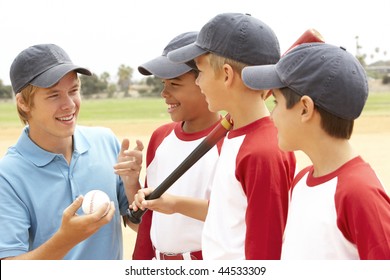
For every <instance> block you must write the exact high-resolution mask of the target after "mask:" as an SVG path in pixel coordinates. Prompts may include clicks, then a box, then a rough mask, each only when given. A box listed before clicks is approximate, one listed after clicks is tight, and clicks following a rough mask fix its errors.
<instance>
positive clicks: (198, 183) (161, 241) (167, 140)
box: [133, 123, 221, 259]
mask: <svg viewBox="0 0 390 280" xmlns="http://www.w3.org/2000/svg"><path fill="white" fill-rule="evenodd" d="M214 127H215V125H214V126H212V127H210V128H208V129H206V130H203V131H200V132H197V133H185V132H184V131H183V130H182V123H170V124H166V125H163V126H161V127H159V128H158V129H157V130H156V131H155V132H154V133H153V135H152V137H151V139H150V141H149V145H148V151H147V156H146V165H147V169H146V186H148V187H151V188H156V187H158V186H159V185H160V184H161V183H162V182H163V181H164V180H165V179H166V178H167V177H168V176H169V175H170V174H171V173H172V171H173V170H175V169H176V168H177V167H178V166H179V165H180V164H181V163H182V162H183V160H184V159H185V158H186V157H187V156H188V155H189V154H190V153H191V152H192V151H193V150H194V149H195V148H196V147H197V146H198V145H199V144H200V143H201V142H202V140H203V139H204V138H205V137H206V136H207V135H208V134H209V133H210V132H211V131H212V129H213V128H214ZM220 146H221V144H220V143H219V144H217V145H216V146H214V147H213V148H211V149H210V150H209V151H208V152H207V153H206V154H205V155H204V156H203V157H202V158H201V159H199V161H198V162H196V163H195V164H194V165H193V166H192V167H191V168H190V169H189V170H188V171H187V172H186V173H184V174H183V175H182V176H181V177H180V178H179V179H178V180H177V181H176V182H175V183H174V184H173V185H172V186H171V187H170V188H169V189H168V190H167V193H170V194H174V195H179V196H188V197H195V198H201V199H209V197H210V189H209V186H210V182H209V181H210V177H211V175H212V174H213V173H214V169H215V165H216V162H217V160H218V157H219V149H220ZM151 215H152V217H151ZM203 225H204V222H202V221H199V220H196V219H193V218H189V217H187V216H184V215H181V214H172V215H166V214H162V213H158V212H152V211H148V212H147V213H145V215H144V216H143V218H142V223H141V224H140V227H139V231H138V235H137V242H136V246H135V250H134V254H133V258H134V259H151V258H153V257H154V252H153V249H154V248H155V249H157V250H158V251H160V252H164V253H175V254H178V253H185V252H193V251H200V250H201V236H202V230H203ZM153 247H154V248H153Z"/></svg>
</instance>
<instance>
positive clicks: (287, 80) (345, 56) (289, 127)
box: [242, 43, 390, 259]
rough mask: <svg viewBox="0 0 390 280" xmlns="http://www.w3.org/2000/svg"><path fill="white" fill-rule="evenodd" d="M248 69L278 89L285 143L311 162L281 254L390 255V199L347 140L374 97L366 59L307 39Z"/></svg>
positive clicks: (261, 85) (298, 182)
mask: <svg viewBox="0 0 390 280" xmlns="http://www.w3.org/2000/svg"><path fill="white" fill-rule="evenodd" d="M242 75H243V80H244V82H245V84H246V85H247V86H249V87H251V88H254V89H262V90H263V89H273V95H274V97H275V104H276V105H275V108H274V109H273V111H272V119H273V121H274V122H275V125H276V127H277V129H278V140H279V146H280V148H281V149H283V150H285V151H294V150H302V151H303V152H305V153H306V154H307V155H308V156H309V158H310V159H311V161H312V162H313V165H312V166H309V167H307V168H305V169H303V170H302V171H301V172H300V173H299V174H297V176H296V178H295V180H294V184H293V188H292V190H291V204H290V209H289V213H288V219H287V225H286V230H285V237H284V243H283V250H282V258H283V259H390V199H389V197H388V196H387V194H386V193H385V191H384V188H383V186H382V185H381V183H380V181H379V180H378V178H377V176H376V175H375V173H374V171H373V170H372V168H371V167H370V166H369V165H368V164H367V163H366V162H364V160H363V159H362V158H361V157H360V156H359V155H358V154H357V152H356V151H354V150H353V148H352V146H351V144H350V143H349V139H350V137H351V134H352V129H353V124H354V120H355V119H356V118H358V117H359V115H360V114H361V112H362V109H363V107H364V104H365V102H366V99H367V95H368V86H367V79H366V75H365V71H364V69H363V67H362V66H361V65H360V63H359V62H358V61H357V60H356V59H355V58H354V57H353V56H352V55H351V54H349V53H348V52H346V50H345V49H343V48H339V47H336V46H332V45H329V44H321V43H315V44H303V45H301V46H298V47H296V48H295V49H293V50H292V51H290V52H289V53H288V54H287V55H286V56H284V57H283V58H282V59H281V60H280V61H279V62H278V63H277V64H276V65H265V66H253V67H246V68H244V70H243V72H242Z"/></svg>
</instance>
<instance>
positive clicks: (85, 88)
mask: <svg viewBox="0 0 390 280" xmlns="http://www.w3.org/2000/svg"><path fill="white" fill-rule="evenodd" d="M80 81H81V94H82V95H83V96H87V97H88V96H91V95H92V94H94V93H103V92H105V91H106V89H107V86H108V83H107V82H105V81H102V80H101V79H99V77H98V76H97V75H96V74H92V76H84V75H80Z"/></svg>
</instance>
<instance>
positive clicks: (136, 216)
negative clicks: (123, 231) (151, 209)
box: [126, 209, 148, 225]
mask: <svg viewBox="0 0 390 280" xmlns="http://www.w3.org/2000/svg"><path fill="white" fill-rule="evenodd" d="M147 210H148V209H145V210H141V209H138V210H137V211H134V210H133V209H127V211H126V216H127V218H128V219H129V221H130V222H132V223H133V224H136V225H138V224H139V223H141V221H142V216H143V215H144V214H145V213H146V211H147Z"/></svg>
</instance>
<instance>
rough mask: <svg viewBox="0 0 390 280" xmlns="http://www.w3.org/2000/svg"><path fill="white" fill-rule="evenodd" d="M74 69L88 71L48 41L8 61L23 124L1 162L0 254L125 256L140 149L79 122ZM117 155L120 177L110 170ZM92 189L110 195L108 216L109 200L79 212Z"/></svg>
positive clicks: (26, 256) (20, 256)
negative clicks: (88, 211)
mask: <svg viewBox="0 0 390 280" xmlns="http://www.w3.org/2000/svg"><path fill="white" fill-rule="evenodd" d="M77 73H80V74H84V75H91V72H90V71H89V70H87V69H85V68H82V67H79V66H76V65H74V64H73V63H72V61H71V60H70V58H69V56H68V55H67V54H66V52H65V51H64V50H63V49H62V48H60V47H59V46H57V45H53V44H41V45H35V46H31V47H29V48H27V49H25V50H23V51H22V52H21V53H20V54H19V55H18V56H17V57H16V58H15V60H14V61H13V63H12V65H11V70H10V78H11V83H12V87H13V90H14V92H15V93H16V104H17V110H18V113H19V117H20V119H21V120H22V122H23V123H24V124H27V125H26V127H25V128H24V130H23V132H22V134H21V136H20V138H19V140H18V142H17V143H16V144H15V145H14V146H12V147H11V148H9V150H8V152H7V154H6V155H5V156H4V157H3V158H2V159H1V160H0V258H1V259H4V258H7V259H40V260H42V259H73V260H75V259H112V260H115V259H122V255H123V244H122V231H121V220H122V218H121V215H123V216H124V215H125V214H126V209H127V208H128V205H129V200H128V198H130V199H132V198H133V197H134V194H135V193H136V191H137V190H138V189H139V187H140V186H139V182H138V174H139V170H140V168H141V163H142V157H141V155H140V153H141V151H126V150H127V148H128V140H126V141H124V142H123V144H122V148H121V146H120V145H119V143H118V141H117V139H116V138H115V136H114V134H113V133H112V132H111V131H109V130H108V129H104V128H89V127H82V126H78V125H76V120H77V117H78V114H79V110H80V106H81V98H80V79H79V78H78V76H77ZM138 149H139V150H142V147H141V145H140V143H139V147H138ZM129 156H130V157H135V159H136V160H135V161H132V162H129V161H126V158H128V157H129ZM117 157H119V158H121V161H122V162H123V163H121V164H119V167H121V171H120V172H121V177H122V179H123V182H122V180H121V179H120V178H119V176H116V175H115V174H114V172H113V165H114V164H116V162H117ZM102 159H103V160H102ZM93 189H100V190H102V191H104V192H106V193H107V194H108V196H109V197H110V199H111V200H112V201H111V206H110V209H109V212H108V213H107V214H106V215H103V214H104V212H105V211H106V209H107V205H104V206H102V207H101V208H100V209H99V210H97V211H96V212H95V213H93V214H90V215H84V214H83V213H82V210H81V209H80V206H81V205H82V202H83V195H85V194H86V193H87V192H88V191H90V190H93ZM116 209H118V211H116ZM130 224H131V223H130V222H129V225H130Z"/></svg>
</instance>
